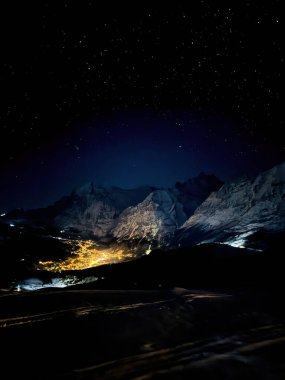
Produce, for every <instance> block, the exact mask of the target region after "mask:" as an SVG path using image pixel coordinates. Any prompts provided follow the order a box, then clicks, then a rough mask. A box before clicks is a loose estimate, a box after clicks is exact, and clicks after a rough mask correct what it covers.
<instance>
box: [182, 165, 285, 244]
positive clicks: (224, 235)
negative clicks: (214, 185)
mask: <svg viewBox="0 0 285 380" xmlns="http://www.w3.org/2000/svg"><path fill="white" fill-rule="evenodd" d="M261 228H264V229H266V230H269V231H282V230H285V162H283V163H282V164H280V165H277V166H275V167H274V168H272V169H270V170H268V171H266V172H263V173H261V174H260V175H258V176H257V177H256V178H254V179H247V178H242V179H240V180H238V181H235V182H231V183H228V184H225V185H224V186H223V187H222V188H221V189H220V190H219V191H217V192H214V193H212V194H211V195H210V196H209V197H208V198H207V199H206V201H205V202H203V203H202V204H201V206H200V207H198V208H197V210H196V211H195V213H194V214H193V215H192V216H191V217H190V218H189V219H188V220H187V221H186V222H185V223H184V225H183V226H182V227H181V230H180V233H179V235H178V236H179V241H180V242H181V243H183V242H185V241H187V240H189V241H191V240H192V241H193V242H197V241H201V240H203V239H204V240H207V241H224V242H231V243H232V244H233V245H234V244H235V242H236V245H239V244H240V245H242V243H243V242H244V239H245V237H246V236H248V235H250V234H252V233H253V232H255V231H258V230H260V229H261Z"/></svg>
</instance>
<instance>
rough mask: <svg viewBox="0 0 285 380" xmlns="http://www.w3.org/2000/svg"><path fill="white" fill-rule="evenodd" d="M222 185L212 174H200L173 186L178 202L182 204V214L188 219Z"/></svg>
mask: <svg viewBox="0 0 285 380" xmlns="http://www.w3.org/2000/svg"><path fill="white" fill-rule="evenodd" d="M222 185H223V182H222V181H220V180H219V179H218V178H217V177H216V176H215V175H213V174H205V173H200V174H199V175H198V176H197V177H195V178H190V179H188V181H186V182H177V183H176V184H175V193H176V194H177V197H178V200H179V201H180V202H181V203H182V204H183V209H184V212H185V213H186V215H187V216H188V217H190V216H191V215H192V214H193V213H194V211H195V210H196V208H197V207H198V206H200V204H201V203H202V202H204V200H205V199H206V198H207V197H208V196H209V195H210V194H211V193H212V192H213V191H216V190H219V189H220V188H221V187H222Z"/></svg>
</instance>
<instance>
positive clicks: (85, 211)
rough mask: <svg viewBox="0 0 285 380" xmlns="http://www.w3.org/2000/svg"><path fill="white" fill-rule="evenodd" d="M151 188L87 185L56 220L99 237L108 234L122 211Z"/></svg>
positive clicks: (69, 227) (67, 227)
mask: <svg viewBox="0 0 285 380" xmlns="http://www.w3.org/2000/svg"><path fill="white" fill-rule="evenodd" d="M151 191H153V188H152V187H140V188H136V189H120V188H118V187H110V188H104V187H94V185H93V184H92V183H91V184H89V185H85V186H83V187H81V188H80V189H78V190H76V191H74V192H73V193H72V195H71V197H72V203H71V205H70V206H69V207H67V208H66V209H65V210H64V211H63V212H61V213H59V214H58V215H57V216H56V217H55V218H54V224H55V225H56V226H58V227H60V228H61V229H63V230H70V229H75V230H77V231H79V233H81V234H82V233H83V234H84V235H90V236H93V237H94V238H97V239H100V238H105V237H108V236H109V234H110V231H111V230H112V229H113V228H114V227H115V225H116V222H117V219H118V217H119V215H120V214H121V213H122V211H123V210H125V209H126V208H128V207H130V206H133V205H136V204H138V203H139V202H141V201H143V199H145V197H147V196H148V194H149V193H150V192H151Z"/></svg>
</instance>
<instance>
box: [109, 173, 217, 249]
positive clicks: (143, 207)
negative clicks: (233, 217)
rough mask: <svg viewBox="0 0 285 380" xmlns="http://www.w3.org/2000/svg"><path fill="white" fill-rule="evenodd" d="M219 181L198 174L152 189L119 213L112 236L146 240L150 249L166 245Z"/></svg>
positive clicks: (121, 239)
mask: <svg viewBox="0 0 285 380" xmlns="http://www.w3.org/2000/svg"><path fill="white" fill-rule="evenodd" d="M222 184H223V183H222V182H221V181H220V180H219V179H218V178H217V177H215V176H214V175H206V174H204V173H200V174H199V175H198V176H197V177H195V178H190V179H189V180H187V181H186V182H183V183H181V182H177V183H176V185H175V186H174V188H172V189H160V190H155V191H154V192H152V193H151V194H149V195H148V196H147V198H146V199H145V200H144V201H143V202H141V203H139V204H138V205H136V206H133V207H129V208H128V209H126V210H125V211H123V212H122V214H121V215H120V217H119V220H118V224H117V225H116V227H115V228H114V230H113V231H112V233H113V236H114V238H115V239H116V240H117V241H127V240H128V241H130V240H131V241H132V240H133V241H135V242H138V241H139V242H140V243H141V242H148V243H149V244H150V246H151V247H152V248H153V247H156V246H168V245H169V244H171V240H172V238H173V234H174V232H175V231H176V230H177V229H178V228H179V227H180V226H182V224H183V223H184V222H185V221H186V220H187V218H188V217H189V216H190V215H192V214H193V212H194V211H195V209H196V208H197V207H198V206H199V205H200V204H201V203H202V202H203V201H204V200H205V199H206V198H207V197H208V196H209V194H210V193H211V192H212V191H215V190H217V189H219V188H220V187H221V186H222Z"/></svg>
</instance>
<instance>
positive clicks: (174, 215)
mask: <svg viewBox="0 0 285 380" xmlns="http://www.w3.org/2000/svg"><path fill="white" fill-rule="evenodd" d="M186 219H187V216H186V214H185V212H184V211H183V205H182V203H180V202H179V200H178V198H177V196H176V195H175V193H174V192H173V191H171V190H156V191H154V192H152V193H150V194H149V195H148V196H147V197H146V199H145V200H144V201H143V202H141V203H139V204H138V205H136V206H133V207H129V208H127V209H126V210H124V211H123V212H122V214H121V215H120V217H119V220H118V224H117V226H116V227H115V228H114V230H113V236H114V238H115V239H116V240H117V241H126V240H135V241H144V242H149V243H154V242H155V243H158V244H162V243H164V242H166V239H167V237H170V236H171V234H172V233H173V232H174V231H175V230H176V229H177V228H178V227H179V226H181V225H182V224H183V223H184V222H185V221H186Z"/></svg>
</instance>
